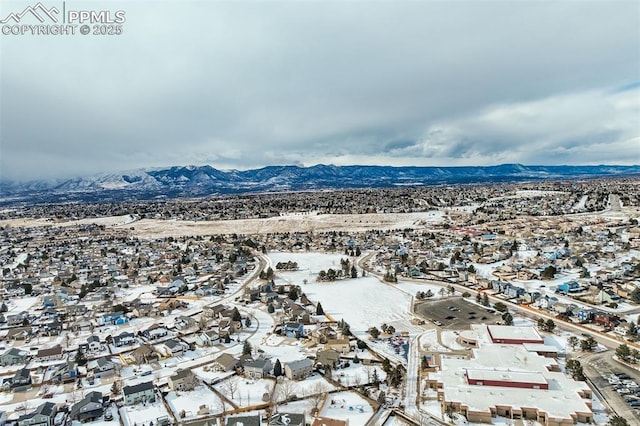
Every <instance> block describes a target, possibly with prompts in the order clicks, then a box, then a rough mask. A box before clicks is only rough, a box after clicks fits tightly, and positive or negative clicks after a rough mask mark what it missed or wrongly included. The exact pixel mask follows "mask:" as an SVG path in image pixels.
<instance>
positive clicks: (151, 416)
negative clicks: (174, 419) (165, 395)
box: [120, 401, 171, 426]
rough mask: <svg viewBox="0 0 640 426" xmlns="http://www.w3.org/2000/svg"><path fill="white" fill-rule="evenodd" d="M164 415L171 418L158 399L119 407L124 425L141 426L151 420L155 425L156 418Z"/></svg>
mask: <svg viewBox="0 0 640 426" xmlns="http://www.w3.org/2000/svg"><path fill="white" fill-rule="evenodd" d="M164 417H169V418H171V417H170V414H169V413H168V412H167V409H166V408H165V406H164V404H163V403H162V402H159V401H156V402H154V403H152V404H137V405H132V406H124V407H122V408H120V418H121V420H122V424H123V425H124V426H143V425H148V424H149V423H151V422H153V424H154V425H155V424H157V423H158V419H160V418H164Z"/></svg>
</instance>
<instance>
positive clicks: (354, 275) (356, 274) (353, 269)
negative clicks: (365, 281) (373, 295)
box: [351, 265, 358, 278]
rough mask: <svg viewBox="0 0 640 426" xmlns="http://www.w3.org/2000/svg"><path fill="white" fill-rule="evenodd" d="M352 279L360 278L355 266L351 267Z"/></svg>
mask: <svg viewBox="0 0 640 426" xmlns="http://www.w3.org/2000/svg"><path fill="white" fill-rule="evenodd" d="M351 278H358V271H357V270H356V267H355V265H353V266H351Z"/></svg>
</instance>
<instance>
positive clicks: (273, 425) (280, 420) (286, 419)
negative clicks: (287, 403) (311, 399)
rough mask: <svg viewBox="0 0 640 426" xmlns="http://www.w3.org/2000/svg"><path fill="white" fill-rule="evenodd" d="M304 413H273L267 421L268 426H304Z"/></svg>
mask: <svg viewBox="0 0 640 426" xmlns="http://www.w3.org/2000/svg"><path fill="white" fill-rule="evenodd" d="M305 424H306V417H305V415H304V413H302V414H297V413H274V414H273V415H272V416H271V419H270V420H269V426H305Z"/></svg>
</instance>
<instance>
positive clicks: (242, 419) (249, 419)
mask: <svg viewBox="0 0 640 426" xmlns="http://www.w3.org/2000/svg"><path fill="white" fill-rule="evenodd" d="M224 424H225V426H262V416H261V415H260V414H254V415H240V416H228V417H227V418H226V419H225V421H224Z"/></svg>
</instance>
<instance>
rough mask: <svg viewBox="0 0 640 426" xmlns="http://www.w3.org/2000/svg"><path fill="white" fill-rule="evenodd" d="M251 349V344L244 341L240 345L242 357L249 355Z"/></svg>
mask: <svg viewBox="0 0 640 426" xmlns="http://www.w3.org/2000/svg"><path fill="white" fill-rule="evenodd" d="M252 350H253V348H252V347H251V343H249V341H248V340H245V341H244V344H243V345H242V355H251V352H252Z"/></svg>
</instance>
